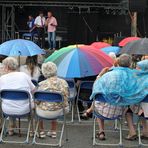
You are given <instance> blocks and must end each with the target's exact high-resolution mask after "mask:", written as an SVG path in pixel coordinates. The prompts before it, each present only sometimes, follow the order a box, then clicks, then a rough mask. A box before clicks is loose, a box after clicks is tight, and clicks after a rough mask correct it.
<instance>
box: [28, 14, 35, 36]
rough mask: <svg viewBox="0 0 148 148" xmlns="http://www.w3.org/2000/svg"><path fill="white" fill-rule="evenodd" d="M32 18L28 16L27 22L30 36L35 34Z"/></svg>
mask: <svg viewBox="0 0 148 148" xmlns="http://www.w3.org/2000/svg"><path fill="white" fill-rule="evenodd" d="M34 21H35V20H34V18H33V16H32V15H29V16H28V22H27V26H28V28H29V32H30V33H31V34H32V36H33V35H34V34H35V25H34Z"/></svg>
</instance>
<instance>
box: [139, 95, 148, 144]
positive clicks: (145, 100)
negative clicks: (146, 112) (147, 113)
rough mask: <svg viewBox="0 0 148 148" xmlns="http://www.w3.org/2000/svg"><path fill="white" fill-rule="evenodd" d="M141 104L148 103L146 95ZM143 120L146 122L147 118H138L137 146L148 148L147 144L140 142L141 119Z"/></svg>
mask: <svg viewBox="0 0 148 148" xmlns="http://www.w3.org/2000/svg"><path fill="white" fill-rule="evenodd" d="M142 103H148V95H147V96H146V97H145V98H144V100H143V101H142ZM142 118H144V119H145V120H148V118H146V117H144V116H139V119H138V139H139V146H148V144H146V143H143V142H142V140H141V122H140V121H141V119H142Z"/></svg>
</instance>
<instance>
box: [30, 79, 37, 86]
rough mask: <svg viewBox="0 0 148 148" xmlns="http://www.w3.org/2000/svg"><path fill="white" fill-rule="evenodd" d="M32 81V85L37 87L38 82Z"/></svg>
mask: <svg viewBox="0 0 148 148" xmlns="http://www.w3.org/2000/svg"><path fill="white" fill-rule="evenodd" d="M31 81H32V83H33V84H34V85H35V86H36V87H37V86H38V82H37V81H36V80H33V79H32V80H31Z"/></svg>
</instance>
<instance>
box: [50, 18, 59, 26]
mask: <svg viewBox="0 0 148 148" xmlns="http://www.w3.org/2000/svg"><path fill="white" fill-rule="evenodd" d="M57 25H58V23H57V20H56V18H54V19H53V22H52V23H51V26H54V27H57Z"/></svg>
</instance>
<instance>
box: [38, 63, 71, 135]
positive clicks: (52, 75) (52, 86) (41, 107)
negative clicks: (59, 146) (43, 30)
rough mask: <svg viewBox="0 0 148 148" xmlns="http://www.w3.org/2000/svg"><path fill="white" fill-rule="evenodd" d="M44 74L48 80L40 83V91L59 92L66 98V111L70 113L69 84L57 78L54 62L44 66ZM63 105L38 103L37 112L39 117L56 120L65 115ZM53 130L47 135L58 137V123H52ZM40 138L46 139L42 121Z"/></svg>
mask: <svg viewBox="0 0 148 148" xmlns="http://www.w3.org/2000/svg"><path fill="white" fill-rule="evenodd" d="M42 73H43V75H44V76H45V77H46V78H47V79H46V80H44V81H42V82H40V83H39V88H38V90H42V91H50V92H58V93H61V94H62V95H63V96H64V105H65V110H66V112H68V110H69V104H68V97H69V91H68V84H67V82H66V81H65V80H63V79H60V78H58V77H57V67H56V65H55V64H54V63H52V62H47V63H44V64H43V65H42ZM62 108H63V104H61V103H49V102H37V104H36V112H37V114H38V115H39V116H41V117H44V118H52V117H53V118H54V117H57V116H59V115H62V114H63V109H62ZM51 124H52V125H51V130H50V131H49V132H48V133H47V135H48V136H50V137H52V138H55V137H56V125H57V122H56V121H52V123H51ZM39 130H40V133H39V137H40V138H44V137H45V136H46V134H45V132H44V127H43V121H40V125H39Z"/></svg>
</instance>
